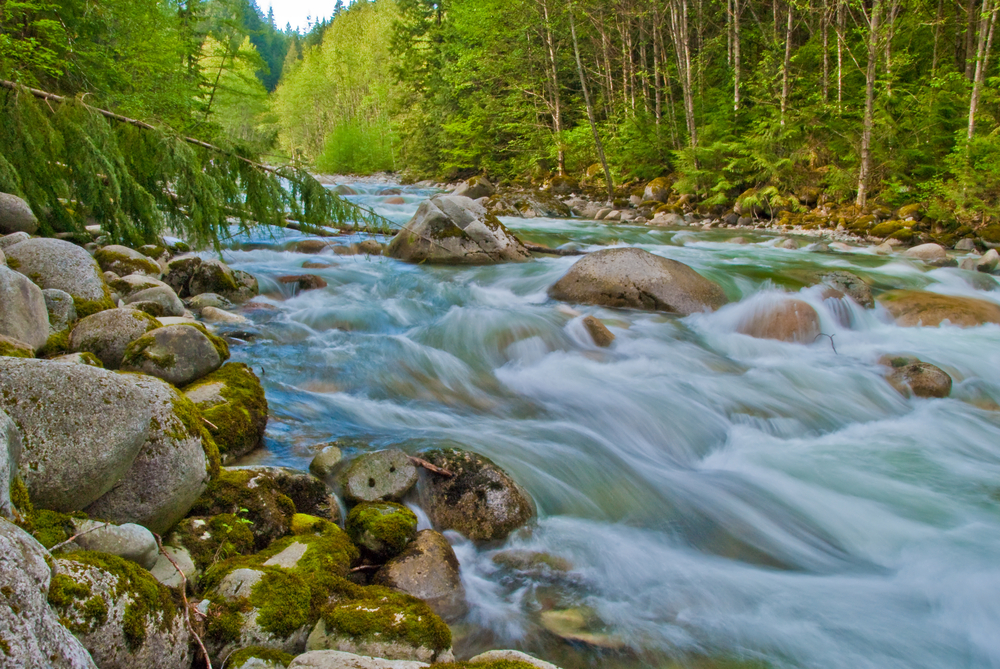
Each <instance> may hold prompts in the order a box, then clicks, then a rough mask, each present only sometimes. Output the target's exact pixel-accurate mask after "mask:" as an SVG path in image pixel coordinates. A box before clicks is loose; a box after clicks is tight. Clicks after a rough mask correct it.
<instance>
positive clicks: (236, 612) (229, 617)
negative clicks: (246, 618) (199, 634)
mask: <svg viewBox="0 0 1000 669" xmlns="http://www.w3.org/2000/svg"><path fill="white" fill-rule="evenodd" d="M244 608H246V609H249V605H248V604H246V603H245V602H241V603H237V604H235V605H234V604H233V603H230V602H223V603H213V605H212V607H211V608H210V609H209V618H208V622H207V623H206V624H205V633H206V636H207V637H208V638H209V639H211V640H212V641H216V642H218V643H221V644H228V643H233V642H235V641H238V640H239V638H240V635H241V633H242V631H243V616H242V615H241V614H242V613H243V609H244Z"/></svg>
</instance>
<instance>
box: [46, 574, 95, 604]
mask: <svg viewBox="0 0 1000 669" xmlns="http://www.w3.org/2000/svg"><path fill="white" fill-rule="evenodd" d="M89 596H90V584H89V583H77V582H76V581H74V580H73V579H72V578H70V577H69V576H67V575H66V574H56V575H55V576H53V577H52V580H51V581H49V597H48V599H49V604H51V605H52V606H59V607H62V606H69V605H70V604H72V603H73V602H74V601H75V600H78V599H83V598H84V597H89Z"/></svg>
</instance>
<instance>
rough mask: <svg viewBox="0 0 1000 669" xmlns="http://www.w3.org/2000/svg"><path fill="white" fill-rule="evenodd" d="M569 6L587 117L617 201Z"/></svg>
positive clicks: (610, 196) (611, 194) (610, 192)
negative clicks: (588, 90)
mask: <svg viewBox="0 0 1000 669" xmlns="http://www.w3.org/2000/svg"><path fill="white" fill-rule="evenodd" d="M567 7H568V8H569V30H570V34H571V35H572V36H573V53H574V54H575V55H576V72H577V74H578V75H580V89H581V90H582V91H583V103H584V104H585V105H586V106H587V118H588V119H589V120H590V130H591V132H593V133H594V145H595V146H596V147H597V157H598V158H600V160H601V167H603V168H604V178H605V180H606V181H607V184H608V201H609V202H614V201H615V184H614V182H613V181H612V180H611V169H610V168H609V167H608V160H607V158H605V157H604V145H603V144H602V143H601V135H600V133H598V132H597V120H596V119H595V118H594V107H593V106H592V105H591V104H590V93H588V92H587V78H586V77H585V76H584V75H583V61H582V60H581V59H580V45H579V43H578V42H577V39H576V21H574V20H573V2H572V0H570V2H569V3H568V4H567Z"/></svg>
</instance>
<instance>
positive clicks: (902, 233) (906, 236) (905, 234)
mask: <svg viewBox="0 0 1000 669" xmlns="http://www.w3.org/2000/svg"><path fill="white" fill-rule="evenodd" d="M914 236H915V235H914V233H913V230H909V229H907V228H902V229H900V230H897V231H896V232H894V233H892V234H891V235H889V239H898V240H899V241H901V242H911V241H913V238H914Z"/></svg>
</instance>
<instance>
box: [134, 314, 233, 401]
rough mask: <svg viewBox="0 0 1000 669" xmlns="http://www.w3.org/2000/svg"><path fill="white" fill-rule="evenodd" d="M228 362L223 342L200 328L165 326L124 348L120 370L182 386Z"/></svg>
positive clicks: (187, 325)
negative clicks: (140, 373)
mask: <svg viewBox="0 0 1000 669" xmlns="http://www.w3.org/2000/svg"><path fill="white" fill-rule="evenodd" d="M228 358H229V346H228V345H227V344H226V342H225V341H224V340H223V339H221V338H219V337H216V336H215V335H213V334H211V333H210V332H208V331H207V330H206V329H205V328H204V327H203V326H201V325H194V324H178V325H168V326H165V327H162V328H157V329H155V330H151V331H150V332H148V333H147V334H145V335H143V336H142V337H139V338H138V339H136V340H135V341H133V342H132V343H130V344H129V345H128V346H127V347H126V348H125V354H124V356H123V357H122V364H121V369H122V370H124V371H127V372H142V373H143V374H149V375H150V376H155V377H157V378H159V379H163V380H164V381H167V382H168V383H172V384H174V385H175V386H186V385H188V384H190V383H193V382H194V381H197V380H198V379H200V378H202V377H203V376H206V375H207V374H211V373H212V372H214V371H215V370H217V369H219V367H221V366H222V363H223V362H225V361H226V360H227V359H228Z"/></svg>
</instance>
